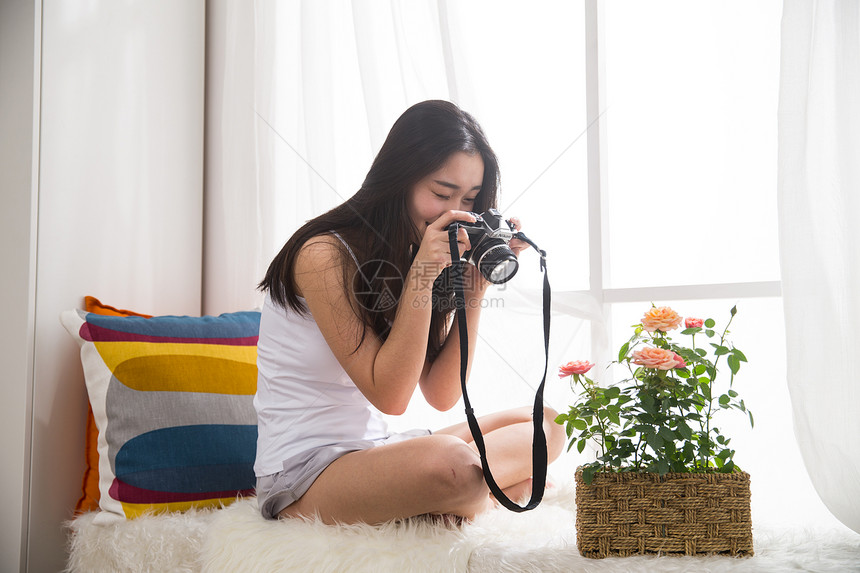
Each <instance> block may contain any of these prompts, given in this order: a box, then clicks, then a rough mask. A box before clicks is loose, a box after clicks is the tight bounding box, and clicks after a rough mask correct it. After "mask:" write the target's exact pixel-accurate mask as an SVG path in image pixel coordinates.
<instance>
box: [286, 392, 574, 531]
mask: <svg viewBox="0 0 860 573" xmlns="http://www.w3.org/2000/svg"><path fill="white" fill-rule="evenodd" d="M555 416H556V414H555V413H554V412H553V411H552V410H550V409H548V408H546V409H545V412H544V417H545V421H544V432H545V433H546V436H547V454H548V459H549V461H552V460H554V459H556V458H557V457H558V456H559V454H560V453H561V450H562V447H563V445H564V438H565V436H564V429H563V428H562V427H561V426H559V425H558V424H555V423H554V422H553V420H554V419H555ZM478 423H479V425H480V426H481V430H482V432H483V434H484V442H485V444H486V446H487V459H488V461H489V463H490V468H491V469H492V471H493V476H494V477H495V479H496V482H497V483H498V484H499V487H501V488H502V489H503V490H504V491H506V493H507V492H510V493H508V497H511V496H515V497H513V499H516V498H520V497H522V496H524V495H526V494H527V493H528V491H530V490H531V483H530V481H531V480H530V479H529V478H530V477H531V470H532V464H531V443H532V434H533V431H534V428H533V424H532V418H531V409H530V408H518V409H515V410H507V411H504V412H499V413H497V414H490V415H488V416H483V417H481V418H479V419H478ZM491 507H493V502H492V500H491V498H490V496H489V489H488V488H487V485H486V483H485V482H484V476H483V472H482V469H481V461H480V457H479V456H478V453H477V450H476V449H475V445H474V443H472V435H471V433H470V432H469V428H468V425H467V424H466V423H462V424H457V425H455V426H451V427H449V428H445V429H443V430H440V431H438V432H436V433H435V434H434V435H432V436H425V437H420V438H413V439H410V440H406V441H403V442H397V443H395V444H389V445H385V446H379V447H376V448H371V449H368V450H362V451H357V452H352V453H349V454H346V455H345V456H343V457H341V458H339V459H337V460H335V461H334V462H332V463H331V465H329V466H328V467H327V468H326V469H325V471H323V473H321V474H320V476H319V477H318V478H317V479H316V481H315V482H314V483H313V485H312V486H311V487H310V489H309V490H308V491H307V492H306V493H305V494H304V495H303V496H302V497H301V498H300V499H299V500H297V501H296V502H295V503H293V504H292V505H290V506H288V507H286V508H285V509H284V510H283V511H282V512H281V513H280V516H281V517H297V516H313V515H315V514H316V515H319V517H320V518H321V519H322V521H323V522H325V523H329V524H332V523H357V522H364V523H382V522H384V521H389V520H391V519H399V518H406V517H412V516H414V515H421V514H424V513H449V514H454V515H460V516H463V517H466V518H472V517H474V516H475V515H477V514H478V513H481V512H483V511H486V510H487V509H490V508H491Z"/></svg>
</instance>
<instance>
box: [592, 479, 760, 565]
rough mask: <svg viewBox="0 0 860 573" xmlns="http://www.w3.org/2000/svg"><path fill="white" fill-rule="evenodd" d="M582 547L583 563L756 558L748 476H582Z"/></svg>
mask: <svg viewBox="0 0 860 573" xmlns="http://www.w3.org/2000/svg"><path fill="white" fill-rule="evenodd" d="M576 544H577V547H578V548H579V552H580V553H582V555H584V556H585V557H591V558H597V559H600V558H603V557H609V556H619V557H626V556H629V555H636V554H649V553H659V554H664V555H702V554H714V553H718V554H724V555H734V556H738V557H741V556H743V557H746V556H750V555H752V554H753V540H752V523H751V519H750V476H749V474H747V473H743V472H735V473H731V474H721V473H680V474H675V473H670V474H666V475H664V476H660V475H657V474H653V473H644V472H642V473H636V472H626V473H605V472H598V473H596V474H595V475H594V481H593V482H592V483H591V485H587V484H586V483H585V482H584V481H583V479H582V471H581V470H578V471H577V472H576Z"/></svg>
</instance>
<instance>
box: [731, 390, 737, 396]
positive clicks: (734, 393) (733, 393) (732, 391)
mask: <svg viewBox="0 0 860 573" xmlns="http://www.w3.org/2000/svg"><path fill="white" fill-rule="evenodd" d="M729 396H731V397H732V398H737V397H738V393H737V392H735V391H734V390H729Z"/></svg>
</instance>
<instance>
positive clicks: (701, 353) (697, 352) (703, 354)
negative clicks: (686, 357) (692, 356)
mask: <svg viewBox="0 0 860 573" xmlns="http://www.w3.org/2000/svg"><path fill="white" fill-rule="evenodd" d="M696 354H698V355H699V356H705V355H706V354H707V352H706V351H705V349H704V348H697V349H696Z"/></svg>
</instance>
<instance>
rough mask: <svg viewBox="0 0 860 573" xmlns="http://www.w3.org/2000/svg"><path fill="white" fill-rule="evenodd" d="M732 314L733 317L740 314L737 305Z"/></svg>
mask: <svg viewBox="0 0 860 573" xmlns="http://www.w3.org/2000/svg"><path fill="white" fill-rule="evenodd" d="M731 313H732V316H734V315H736V314H737V313H738V306H737V305H735V306H733V307H732V310H731Z"/></svg>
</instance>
